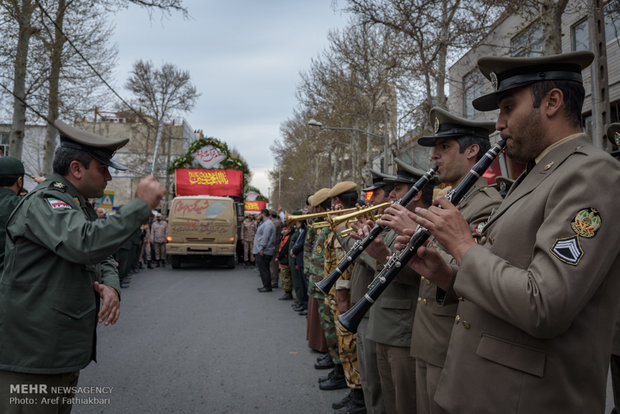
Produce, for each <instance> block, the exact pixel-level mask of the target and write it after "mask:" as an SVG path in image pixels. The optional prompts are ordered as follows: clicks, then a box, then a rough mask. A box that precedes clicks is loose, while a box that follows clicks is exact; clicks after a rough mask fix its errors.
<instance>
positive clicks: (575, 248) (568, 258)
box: [551, 236, 583, 266]
mask: <svg viewBox="0 0 620 414" xmlns="http://www.w3.org/2000/svg"><path fill="white" fill-rule="evenodd" d="M551 253H553V255H554V256H555V257H557V258H558V259H560V260H561V261H563V262H564V263H568V264H570V265H573V266H576V265H577V263H579V261H580V260H581V258H582V257H583V250H581V245H580V244H579V237H578V236H572V237H568V238H565V239H558V240H556V241H555V244H554V245H553V247H552V248H551Z"/></svg>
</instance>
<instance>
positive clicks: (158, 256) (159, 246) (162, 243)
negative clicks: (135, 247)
mask: <svg viewBox="0 0 620 414" xmlns="http://www.w3.org/2000/svg"><path fill="white" fill-rule="evenodd" d="M166 237H168V223H166V220H162V217H161V214H157V217H156V219H155V221H154V222H153V224H152V225H151V238H152V240H153V246H154V247H155V266H157V267H160V266H161V267H164V266H165V265H166Z"/></svg>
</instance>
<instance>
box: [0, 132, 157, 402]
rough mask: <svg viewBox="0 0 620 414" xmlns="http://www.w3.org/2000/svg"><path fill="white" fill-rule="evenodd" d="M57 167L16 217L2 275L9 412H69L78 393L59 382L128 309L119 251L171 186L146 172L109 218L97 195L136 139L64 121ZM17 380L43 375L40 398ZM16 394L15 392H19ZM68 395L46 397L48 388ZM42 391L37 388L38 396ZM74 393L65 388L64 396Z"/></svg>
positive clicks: (1, 351)
mask: <svg viewBox="0 0 620 414" xmlns="http://www.w3.org/2000/svg"><path fill="white" fill-rule="evenodd" d="M55 126H56V128H57V129H58V130H59V132H60V142H61V143H60V146H59V147H58V148H57V149H56V153H55V156H54V163H53V168H54V174H52V175H51V176H50V177H48V178H47V179H46V180H45V181H44V182H43V183H42V184H41V185H39V186H38V187H36V188H35V189H34V190H32V191H31V192H30V193H29V194H28V195H27V196H25V197H24V198H23V199H22V200H21V201H20V203H19V204H18V205H17V207H16V208H15V210H14V212H13V214H12V215H11V217H10V218H9V221H8V223H7V227H6V231H7V238H6V242H7V248H6V253H7V255H6V257H5V267H4V273H3V274H2V277H1V279H0V337H2V341H0V412H2V413H15V412H20V413H27V412H37V413H40V412H54V413H56V412H69V411H70V410H71V397H73V394H72V393H71V392H68V393H66V394H58V395H55V394H53V393H51V389H52V388H51V387H52V386H58V387H73V386H76V385H77V381H78V376H79V372H80V370H81V369H82V368H84V367H86V366H87V365H88V364H89V363H90V361H91V360H95V357H96V355H95V348H96V340H95V330H96V325H97V322H99V323H104V324H105V325H109V324H113V323H115V322H116V321H117V320H118V317H119V314H120V303H119V292H120V286H119V281H118V271H117V270H116V266H115V263H114V260H113V259H112V257H111V255H112V253H114V252H115V251H116V250H117V249H118V248H119V247H120V245H121V244H122V243H124V242H125V241H126V240H127V239H128V238H129V237H131V235H132V233H133V231H134V230H136V229H138V228H139V227H140V225H141V223H143V222H144V221H145V220H147V219H148V217H149V215H150V214H151V210H152V209H154V208H155V207H157V206H158V205H159V202H160V200H161V199H162V197H163V195H164V192H165V191H164V188H163V187H162V186H161V185H160V184H159V183H157V181H156V180H155V179H154V178H153V177H148V178H145V179H143V180H141V181H140V183H139V184H138V188H137V190H136V196H137V198H136V199H134V200H133V201H131V202H129V203H127V204H125V205H124V206H123V207H121V208H120V209H119V210H118V212H117V213H116V214H114V215H112V216H109V217H108V218H106V219H105V220H97V213H96V212H95V210H94V209H93V208H92V206H91V204H90V203H88V202H87V201H88V199H90V198H97V197H101V196H102V195H103V191H104V189H105V187H106V184H107V182H108V181H110V180H111V179H112V178H111V176H110V173H109V171H108V167H112V168H115V169H120V170H124V169H126V168H125V167H123V166H121V165H119V164H117V163H116V162H115V161H113V160H112V159H111V158H112V156H113V155H114V152H115V151H116V150H118V149H119V148H121V147H122V146H124V145H125V144H126V143H127V142H128V141H129V139H107V138H103V137H100V136H97V135H94V134H91V133H87V132H84V131H81V130H79V129H77V128H73V127H70V126H69V125H67V124H65V123H63V122H61V121H56V122H55ZM11 384H13V385H15V384H38V385H45V386H47V388H46V389H47V390H48V391H50V394H47V393H46V392H45V389H42V388H39V389H38V391H40V393H36V392H35V393H33V394H31V395H29V396H31V397H33V399H36V402H37V404H34V405H28V406H24V407H22V406H20V405H18V404H14V403H13V404H12V403H11V398H10V397H11V396H12V395H11V391H10V387H11ZM13 396H14V395H13ZM56 396H58V397H59V399H58V400H56V402H52V403H50V404H48V405H43V404H44V402H43V400H42V399H41V398H43V397H49V398H50V399H53V397H56ZM35 397H36V398H35ZM63 397H64V398H63Z"/></svg>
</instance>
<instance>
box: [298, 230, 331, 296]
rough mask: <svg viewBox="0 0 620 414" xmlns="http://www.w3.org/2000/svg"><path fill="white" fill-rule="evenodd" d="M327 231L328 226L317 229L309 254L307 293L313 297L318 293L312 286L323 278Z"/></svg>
mask: <svg viewBox="0 0 620 414" xmlns="http://www.w3.org/2000/svg"><path fill="white" fill-rule="evenodd" d="M328 233H329V228H322V229H318V230H317V232H316V238H315V239H314V246H313V247H312V255H311V256H310V263H309V265H308V295H309V296H312V297H315V298H316V297H317V295H319V293H318V291H317V289H315V288H314V285H315V284H316V283H317V282H319V281H321V280H323V277H324V271H325V267H324V264H325V239H326V238H327V234H328ZM304 263H305V262H304Z"/></svg>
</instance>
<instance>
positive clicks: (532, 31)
mask: <svg viewBox="0 0 620 414" xmlns="http://www.w3.org/2000/svg"><path fill="white" fill-rule="evenodd" d="M542 46H543V44H542V25H541V24H540V21H539V20H537V21H535V22H534V23H532V24H531V25H529V26H528V27H527V29H525V30H523V31H522V32H521V33H519V34H518V35H516V36H515V37H513V38H512V39H510V54H511V55H512V56H514V57H532V56H542V54H543V47H542Z"/></svg>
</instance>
